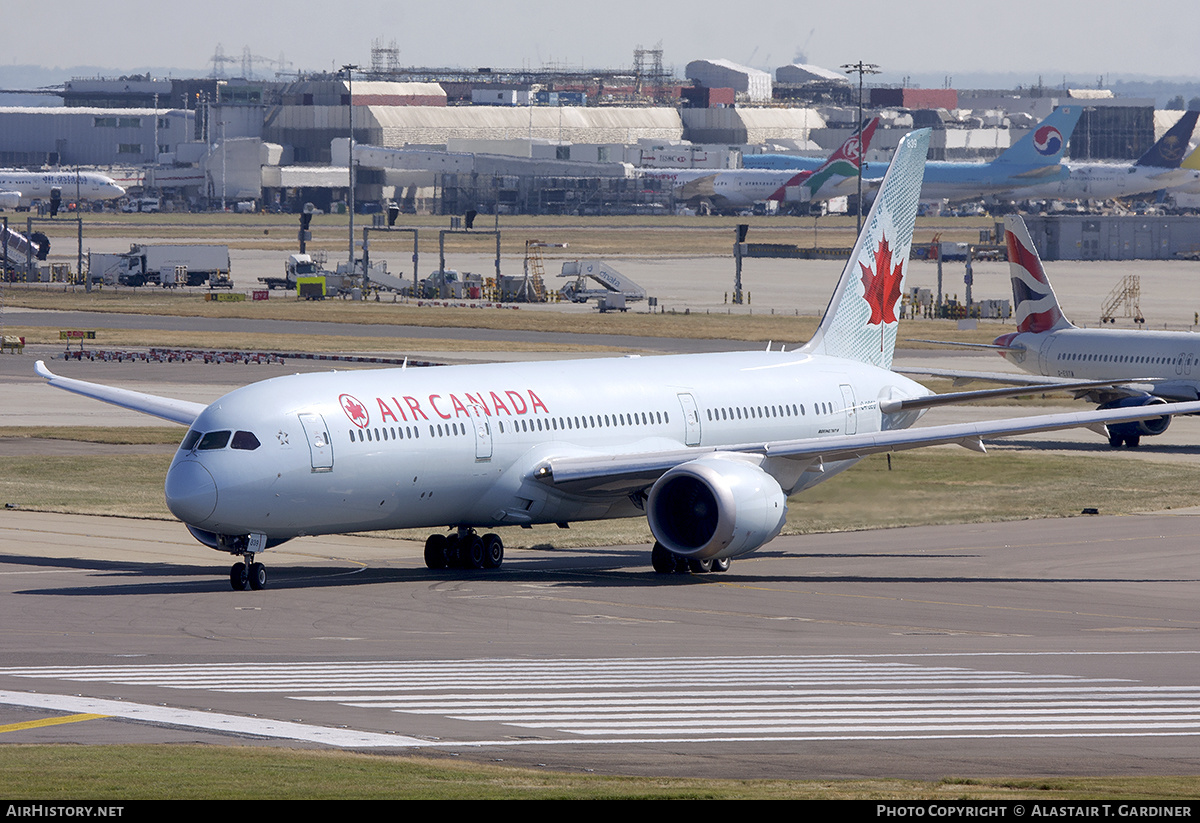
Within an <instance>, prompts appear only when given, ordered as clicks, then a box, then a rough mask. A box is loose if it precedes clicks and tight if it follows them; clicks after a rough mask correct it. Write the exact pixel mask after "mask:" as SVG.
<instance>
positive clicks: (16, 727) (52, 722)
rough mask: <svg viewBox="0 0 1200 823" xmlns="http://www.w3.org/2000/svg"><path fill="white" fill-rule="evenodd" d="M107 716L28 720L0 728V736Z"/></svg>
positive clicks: (93, 715)
mask: <svg viewBox="0 0 1200 823" xmlns="http://www.w3.org/2000/svg"><path fill="white" fill-rule="evenodd" d="M106 717H109V715H107V714H68V715H66V716H64V717H44V718H42V719H41V720H30V721H28V722H25V723H9V724H8V725H7V726H0V734H3V733H4V732H19V731H23V730H25V729H39V728H42V727H43V726H61V725H62V724H64V723H82V722H83V721H84V720H103V719H104V718H106Z"/></svg>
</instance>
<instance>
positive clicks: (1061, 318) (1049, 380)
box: [906, 216, 1200, 448]
mask: <svg viewBox="0 0 1200 823" xmlns="http://www.w3.org/2000/svg"><path fill="white" fill-rule="evenodd" d="M1004 241H1005V244H1006V245H1007V247H1008V266H1009V276H1010V279H1011V280H1012V290H1013V305H1014V309H1013V311H1014V315H1015V317H1016V321H1017V330H1016V331H1015V332H1010V333H1009V334H1004V335H1001V336H1000V337H997V338H996V340H995V341H994V342H993V343H992V344H991V345H987V344H964V343H949V344H947V345H954V346H970V347H971V348H986V349H992V350H994V351H996V353H997V354H999V355H1000V356H1001V357H1004V358H1005V359H1006V360H1008V361H1010V362H1011V363H1013V364H1014V365H1016V366H1017V367H1018V368H1020V369H1022V370H1023V371H1026V372H1029V373H1030V374H1033V375H1037V376H1036V377H1030V378H1027V379H1024V380H1022V379H1021V376H1020V375H1012V374H1003V373H998V372H991V373H975V374H972V373H968V372H953V371H947V370H940V369H911V370H906V372H907V373H909V374H920V375H930V376H943V377H953V378H955V379H956V380H959V381H968V380H972V379H974V380H984V381H989V382H998V383H1016V382H1018V381H1020V382H1022V383H1023V384H1024V385H1026V386H1043V387H1051V388H1058V389H1065V390H1073V391H1075V392H1076V394H1077V396H1079V397H1086V398H1087V399H1088V400H1091V401H1092V402H1094V403H1098V404H1100V409H1101V410H1105V409H1114V408H1131V407H1137V406H1144V407H1151V408H1159V407H1161V405H1162V404H1165V403H1167V402H1168V401H1191V400H1196V399H1197V398H1200V335H1197V334H1193V333H1192V332H1177V331H1175V332H1173V331H1144V330H1126V329H1081V328H1078V327H1077V326H1075V325H1074V324H1073V323H1071V321H1070V320H1068V319H1067V317H1066V315H1065V314H1064V313H1063V310H1062V309H1061V308H1060V307H1059V305H1058V298H1057V297H1055V295H1054V289H1053V287H1051V285H1050V279H1049V278H1048V277H1047V276H1046V271H1045V269H1044V268H1043V267H1042V260H1041V258H1040V257H1039V256H1038V253H1037V249H1035V248H1034V245H1033V240H1032V239H1031V238H1030V236H1029V229H1028V228H1026V226H1025V221H1024V220H1022V219H1021V218H1020V217H1018V216H1009V217H1006V218H1005V219H1004ZM1076 381H1097V382H1096V384H1095V385H1091V386H1089V385H1087V384H1086V383H1080V384H1077V385H1074V386H1073V384H1075V382H1076ZM1098 381H1110V382H1109V383H1108V384H1107V385H1104V384H1102V383H1100V382H1098ZM1170 422H1171V418H1170V417H1169V416H1167V417H1155V418H1150V419H1145V420H1139V421H1134V422H1130V423H1123V424H1113V425H1109V426H1108V427H1107V434H1108V442H1109V444H1110V445H1111V446H1113V447H1114V448H1117V447H1120V446H1121V445H1122V443H1123V444H1124V445H1126V446H1129V447H1135V446H1137V445H1139V443H1140V442H1141V438H1142V437H1143V436H1146V435H1156V434H1162V433H1163V432H1165V431H1166V430H1167V426H1168V425H1169V424H1170Z"/></svg>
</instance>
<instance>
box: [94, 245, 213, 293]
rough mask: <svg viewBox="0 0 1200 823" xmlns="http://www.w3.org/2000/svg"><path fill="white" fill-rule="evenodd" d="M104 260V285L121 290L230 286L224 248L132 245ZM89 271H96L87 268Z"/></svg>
mask: <svg viewBox="0 0 1200 823" xmlns="http://www.w3.org/2000/svg"><path fill="white" fill-rule="evenodd" d="M104 258H105V259H104V260H103V265H102V268H101V271H103V272H104V279H105V281H106V282H113V283H115V284H117V285H121V286H145V285H154V286H164V287H166V286H203V285H204V284H205V283H207V284H208V286H209V288H214V289H228V288H232V286H233V282H232V281H231V280H230V278H229V247H228V246H209V245H154V246H151V245H142V244H138V243H135V244H133V245H132V246H130V247H129V251H128V252H127V253H125V254H118V255H105V256H104ZM113 258H115V260H114V259H113ZM96 262H100V261H96ZM89 269H91V270H92V271H96V269H95V268H94V267H93V266H91V265H89ZM110 276H111V277H112V280H111V281H110V280H109V277H110Z"/></svg>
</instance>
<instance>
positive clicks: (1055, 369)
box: [1003, 328, 1200, 400]
mask: <svg viewBox="0 0 1200 823" xmlns="http://www.w3.org/2000/svg"><path fill="white" fill-rule="evenodd" d="M1008 345H1010V346H1024V347H1025V351H1024V352H1004V353H1003V354H1004V357H1005V358H1006V359H1008V360H1009V361H1011V362H1013V363H1015V364H1016V365H1017V366H1019V367H1020V368H1022V369H1024V370H1025V371H1027V372H1031V373H1033V374H1040V375H1044V376H1047V377H1062V378H1070V379H1075V380H1138V379H1145V380H1146V381H1148V382H1152V383H1154V384H1155V385H1156V386H1157V387H1158V389H1159V390H1156V391H1155V392H1154V393H1155V394H1159V395H1160V396H1162V397H1166V398H1171V399H1185V400H1194V399H1196V387H1197V385H1200V335H1196V334H1192V333H1190V332H1167V331H1126V330H1118V329H1079V328H1069V329H1061V330H1059V331H1051V332H1042V333H1039V334H1033V333H1022V334H1015V335H1012V336H1011V338H1008Z"/></svg>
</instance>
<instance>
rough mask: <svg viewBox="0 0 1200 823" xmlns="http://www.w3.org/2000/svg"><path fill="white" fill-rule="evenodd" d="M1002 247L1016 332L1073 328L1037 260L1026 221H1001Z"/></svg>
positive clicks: (1014, 218) (1010, 217) (1016, 218)
mask: <svg viewBox="0 0 1200 823" xmlns="http://www.w3.org/2000/svg"><path fill="white" fill-rule="evenodd" d="M1004 243H1005V245H1006V246H1007V247H1008V273H1009V277H1010V278H1011V279H1012V290H1013V312H1014V313H1015V315H1016V319H1017V331H1018V332H1031V333H1034V334H1037V333H1039V332H1047V331H1054V330H1056V329H1069V328H1072V325H1071V321H1069V320H1067V318H1066V315H1064V314H1063V313H1062V309H1061V308H1059V306H1058V298H1057V297H1055V296H1054V289H1053V288H1051V287H1050V280H1049V279H1047V277H1046V270H1045V269H1043V268H1042V259H1041V258H1040V257H1038V253H1037V249H1035V248H1034V247H1033V240H1032V239H1031V238H1030V237H1029V229H1027V228H1026V227H1025V221H1024V220H1022V219H1021V218H1020V217H1019V216H1017V215H1010V216H1009V217H1006V218H1004Z"/></svg>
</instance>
